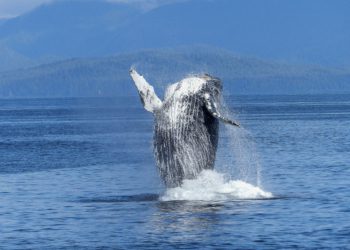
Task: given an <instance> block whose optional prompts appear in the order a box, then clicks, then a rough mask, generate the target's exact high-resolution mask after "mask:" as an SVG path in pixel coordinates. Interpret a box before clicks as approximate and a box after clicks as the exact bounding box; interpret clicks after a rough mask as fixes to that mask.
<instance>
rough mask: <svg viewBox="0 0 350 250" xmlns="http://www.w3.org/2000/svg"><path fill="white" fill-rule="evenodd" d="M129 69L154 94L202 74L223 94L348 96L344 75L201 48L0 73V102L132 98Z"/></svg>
mask: <svg viewBox="0 0 350 250" xmlns="http://www.w3.org/2000/svg"><path fill="white" fill-rule="evenodd" d="M131 66H133V67H135V68H137V69H138V71H139V72H140V73H143V74H144V75H145V77H146V79H148V80H149V82H150V83H152V84H153V85H154V86H155V87H156V90H157V91H158V93H159V95H160V96H161V95H162V93H163V92H164V89H165V87H166V86H167V84H168V83H172V82H175V81H177V80H180V79H181V78H182V77H185V76H187V75H190V74H196V73H204V72H208V73H211V74H213V75H216V76H219V77H221V78H222V80H223V81H224V88H225V94H322V93H334V94H336V93H338V94H339V93H350V84H349V83H350V72H347V71H344V70H330V69H325V68H319V67H310V66H292V65H288V64H281V63H271V62H267V61H262V60H258V59H254V58H247V57H239V56H236V55H234V54H232V53H230V52H228V51H225V50H222V49H216V48H212V47H207V46H197V47H182V48H178V49H158V50H144V51H139V52H135V53H125V54H121V55H119V56H112V57H100V58H80V59H70V60H64V61H60V62H55V63H50V64H45V65H41V66H37V67H33V68H28V69H22V70H14V71H8V72H4V73H1V74H0V97H1V98H14V97H16V98H20V97H76V96H125V95H136V94H137V91H136V89H135V88H134V86H133V84H132V82H131V80H130V78H129V75H128V71H129V68H130V67H131Z"/></svg>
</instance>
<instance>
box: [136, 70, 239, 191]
mask: <svg viewBox="0 0 350 250" xmlns="http://www.w3.org/2000/svg"><path fill="white" fill-rule="evenodd" d="M130 75H131V78H132V79H133V81H134V82H135V85H136V87H137V90H138V93H139V96H140V99H141V102H142V104H143V106H144V108H145V109H146V110H147V111H149V112H151V113H153V114H154V120H155V126H154V143H153V146H154V156H155V159H156V163H157V166H158V169H159V173H160V177H161V178H162V180H163V182H164V183H165V185H166V186H167V187H177V186H180V185H181V184H182V182H183V180H184V179H193V178H195V177H197V176H198V174H199V173H200V172H201V171H202V170H204V169H213V168H214V162H215V156H216V150H217V146H218V138H219V121H221V122H224V123H226V124H230V125H234V126H239V124H238V123H237V122H235V121H232V120H230V119H228V118H226V117H224V116H223V115H222V114H221V112H220V98H221V92H222V84H221V80H220V79H219V78H216V77H213V76H210V75H208V74H205V75H199V76H190V77H187V78H185V79H183V80H181V81H179V82H177V83H174V84H172V85H170V86H168V88H167V89H166V92H165V97H164V100H163V101H161V100H160V99H159V97H158V96H157V95H156V93H155V91H154V88H153V87H152V86H151V85H150V84H149V83H148V82H147V81H146V80H145V78H144V77H143V76H142V75H140V74H138V73H137V72H136V70H134V69H131V70H130Z"/></svg>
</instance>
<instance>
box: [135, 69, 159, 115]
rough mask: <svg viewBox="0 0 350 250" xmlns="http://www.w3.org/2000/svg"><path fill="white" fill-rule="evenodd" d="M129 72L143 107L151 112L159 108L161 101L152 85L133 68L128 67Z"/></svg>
mask: <svg viewBox="0 0 350 250" xmlns="http://www.w3.org/2000/svg"><path fill="white" fill-rule="evenodd" d="M129 73H130V76H131V78H132V79H133V80H134V83H135V86H136V87H137V90H138V92H139V95H140V98H141V101H142V104H143V106H144V108H145V109H146V110H147V111H149V112H152V113H153V112H154V111H155V110H157V109H160V108H161V106H162V101H161V100H160V99H159V97H158V96H157V95H156V93H155V91H154V88H153V86H151V85H150V84H149V83H148V82H147V81H146V80H145V78H144V77H143V76H142V75H140V74H139V73H137V71H136V70H135V69H134V68H130V70H129Z"/></svg>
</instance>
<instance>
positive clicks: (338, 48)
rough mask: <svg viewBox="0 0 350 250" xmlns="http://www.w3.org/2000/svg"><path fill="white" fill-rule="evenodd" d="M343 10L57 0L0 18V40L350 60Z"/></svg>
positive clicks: (85, 51) (349, 19)
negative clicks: (201, 47) (197, 47)
mask: <svg viewBox="0 0 350 250" xmlns="http://www.w3.org/2000/svg"><path fill="white" fill-rule="evenodd" d="M349 12H350V2H349V1H347V0H338V1H330V0H319V1H317V4H315V1H304V0H294V1H278V0H266V1H260V0H215V1H211V0H187V1H180V2H177V1H175V2H174V3H168V4H165V5H161V6H159V7H158V8H154V9H152V10H150V11H146V12H144V11H141V10H140V9H139V8H136V7H135V4H130V5H127V4H121V3H119V4H116V3H110V2H105V1H97V0H91V1H79V0H75V1H57V2H53V3H52V4H46V5H43V6H42V7H39V8H37V9H35V10H33V11H31V12H29V13H27V14H25V15H23V16H20V17H17V18H13V19H11V20H8V21H6V22H5V23H3V24H2V25H1V26H0V42H2V43H4V44H5V45H6V46H7V47H8V48H9V49H12V50H13V51H15V52H17V53H19V54H21V55H23V56H24V57H28V58H30V59H35V60H36V59H38V58H42V57H45V58H47V57H55V58H61V59H64V58H71V57H92V56H109V55H113V54H117V53H124V52H132V51H138V50H142V49H147V48H149V49H152V48H153V49H154V48H162V47H177V46H181V45H184V46H188V45H194V44H207V45H210V46H214V47H221V48H225V49H228V50H230V51H232V52H236V53H238V54H241V55H248V56H256V57H259V58H263V59H274V60H275V59H277V60H284V61H287V62H289V63H304V64H306V63H312V64H322V65H336V66H350V46H348V44H350V30H349V29H348V28H347V24H348V23H350V15H348V13H349ZM77 13H79V15H77ZM0 70H1V69H0Z"/></svg>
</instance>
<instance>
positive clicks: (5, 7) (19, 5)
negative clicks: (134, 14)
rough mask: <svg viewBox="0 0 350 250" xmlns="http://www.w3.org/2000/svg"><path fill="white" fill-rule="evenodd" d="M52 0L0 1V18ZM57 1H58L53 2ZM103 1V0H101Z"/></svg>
mask: <svg viewBox="0 0 350 250" xmlns="http://www.w3.org/2000/svg"><path fill="white" fill-rule="evenodd" d="M52 1H54V0H0V18H8V17H14V16H18V15H21V14H23V13H25V12H28V11H30V10H32V9H33V8H35V7H38V6H39V5H41V4H44V3H48V2H52ZM55 1H58V0H55ZM101 1H103V0H101ZM107 1H109V2H124V3H126V2H133V3H135V2H142V3H143V4H144V5H145V4H146V6H145V7H154V6H156V5H159V4H160V3H162V4H163V3H167V2H174V1H179V0H107Z"/></svg>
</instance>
